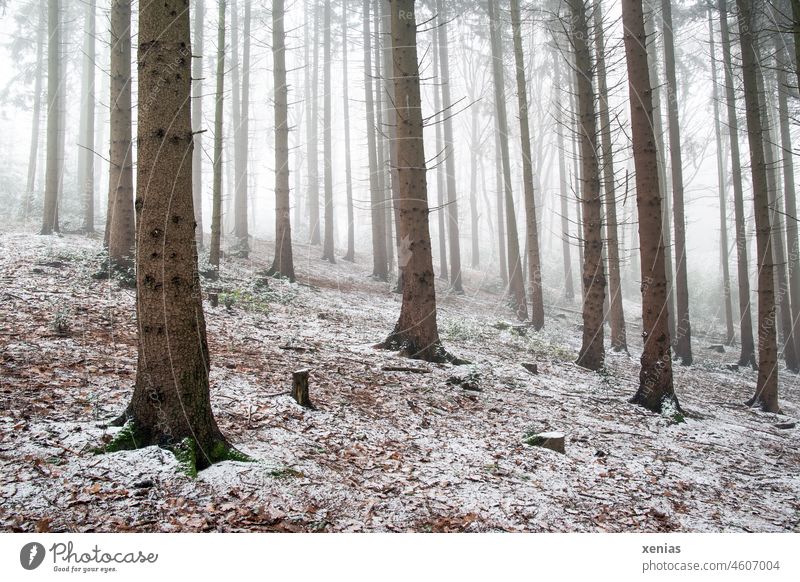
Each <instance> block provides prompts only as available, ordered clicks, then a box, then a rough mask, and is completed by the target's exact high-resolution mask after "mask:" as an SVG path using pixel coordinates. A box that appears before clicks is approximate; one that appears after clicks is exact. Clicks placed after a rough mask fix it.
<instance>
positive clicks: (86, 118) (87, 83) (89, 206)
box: [78, 0, 97, 234]
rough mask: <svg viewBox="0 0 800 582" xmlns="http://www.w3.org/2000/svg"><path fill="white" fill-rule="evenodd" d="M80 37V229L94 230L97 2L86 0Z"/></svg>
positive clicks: (87, 231)
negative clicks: (81, 67)
mask: <svg viewBox="0 0 800 582" xmlns="http://www.w3.org/2000/svg"><path fill="white" fill-rule="evenodd" d="M85 10H86V20H85V24H84V38H83V72H82V75H81V76H82V87H81V94H82V99H81V102H82V108H81V118H80V143H79V144H78V185H79V191H80V192H81V194H82V196H83V225H82V227H81V228H82V230H83V232H85V233H87V234H90V233H93V232H94V108H95V98H94V83H95V74H94V68H95V66H96V64H95V34H96V26H95V22H96V16H95V12H96V11H97V2H96V0H89V1H88V2H87V4H86V7H85Z"/></svg>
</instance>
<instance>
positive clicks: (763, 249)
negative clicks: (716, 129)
mask: <svg viewBox="0 0 800 582" xmlns="http://www.w3.org/2000/svg"><path fill="white" fill-rule="evenodd" d="M736 4H737V6H738V8H739V15H740V16H739V17H740V26H739V42H740V44H741V50H742V80H743V83H744V96H745V109H746V112H747V138H748V142H749V144H750V163H751V173H752V180H753V205H754V209H755V222H756V246H757V248H758V382H757V384H756V393H755V395H754V396H753V398H752V399H751V400H750V402H749V403H748V404H750V405H751V406H759V407H760V408H761V409H762V410H764V411H766V412H776V413H777V412H780V407H779V406H778V345H777V339H776V337H775V335H776V334H775V281H774V279H773V276H774V273H773V271H774V265H773V261H772V253H773V250H772V227H771V224H770V216H769V214H770V208H769V188H768V186H767V167H766V161H765V156H764V128H763V127H762V123H761V107H762V103H761V100H760V99H759V95H758V80H757V77H758V67H759V66H760V65H759V62H758V48H757V46H758V39H757V36H756V31H755V28H754V26H755V24H756V22H755V17H754V15H753V13H752V9H753V7H752V6H751V5H750V2H749V1H748V0H736Z"/></svg>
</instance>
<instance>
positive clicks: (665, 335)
mask: <svg viewBox="0 0 800 582" xmlns="http://www.w3.org/2000/svg"><path fill="white" fill-rule="evenodd" d="M622 24H623V30H624V31H625V32H624V40H625V57H626V62H627V69H628V90H629V96H630V108H631V126H632V132H631V133H632V138H633V157H634V163H635V165H636V206H637V208H638V210H639V239H640V245H639V255H640V265H641V269H642V337H643V339H644V346H643V349H642V358H641V363H642V367H641V371H640V373H639V388H638V390H637V391H636V394H635V395H634V397H633V399H632V400H631V402H633V403H635V404H639V405H641V406H643V407H645V408H648V409H649V410H652V411H654V412H659V413H660V412H662V410H663V409H664V407H665V406H672V407H675V408H678V400H677V397H676V396H675V391H674V389H673V385H672V357H671V354H670V337H669V327H668V325H667V309H668V307H667V272H666V264H665V261H664V258H665V255H666V252H665V249H664V237H663V236H662V233H661V229H662V227H663V224H664V223H663V220H662V216H661V207H662V203H661V192H660V183H659V178H658V152H657V150H656V137H655V134H654V131H653V102H652V87H651V85H650V70H649V67H648V63H647V49H646V48H645V47H646V46H647V38H646V36H645V28H644V14H643V11H642V0H622Z"/></svg>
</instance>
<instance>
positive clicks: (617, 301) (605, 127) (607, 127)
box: [594, 1, 628, 352]
mask: <svg viewBox="0 0 800 582" xmlns="http://www.w3.org/2000/svg"><path fill="white" fill-rule="evenodd" d="M603 26H604V23H603V13H602V10H601V3H600V2H599V1H596V2H595V5H594V27H595V45H596V49H597V60H596V63H595V65H596V68H597V88H598V92H599V97H600V98H599V100H598V106H599V109H600V111H599V113H600V136H601V140H602V159H603V182H604V191H605V206H606V224H605V226H606V240H607V245H606V251H607V253H608V320H609V323H610V324H611V348H612V349H613V350H615V351H617V352H627V351H628V337H627V333H626V332H625V311H624V309H623V307H622V278H621V275H620V260H619V255H620V252H619V232H618V224H617V188H616V178H615V175H614V146H613V144H612V142H611V116H610V114H609V105H608V82H607V79H606V46H605V38H604V35H603Z"/></svg>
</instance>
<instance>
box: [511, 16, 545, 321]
mask: <svg viewBox="0 0 800 582" xmlns="http://www.w3.org/2000/svg"><path fill="white" fill-rule="evenodd" d="M511 26H512V28H513V34H514V61H515V63H516V73H517V75H516V76H517V100H518V102H519V125H520V137H521V141H522V144H521V145H522V174H523V178H522V181H523V187H524V189H525V217H526V224H525V227H526V228H525V232H526V248H527V258H528V282H529V285H530V301H531V324H532V325H533V328H534V329H536V330H540V329H542V328H543V327H544V298H543V296H542V268H541V260H540V256H539V225H538V222H537V218H536V198H535V194H534V188H533V161H532V159H531V132H530V126H529V124H528V84H527V81H526V80H525V59H524V56H523V53H522V30H521V29H522V22H521V18H520V10H519V0H511Z"/></svg>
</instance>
